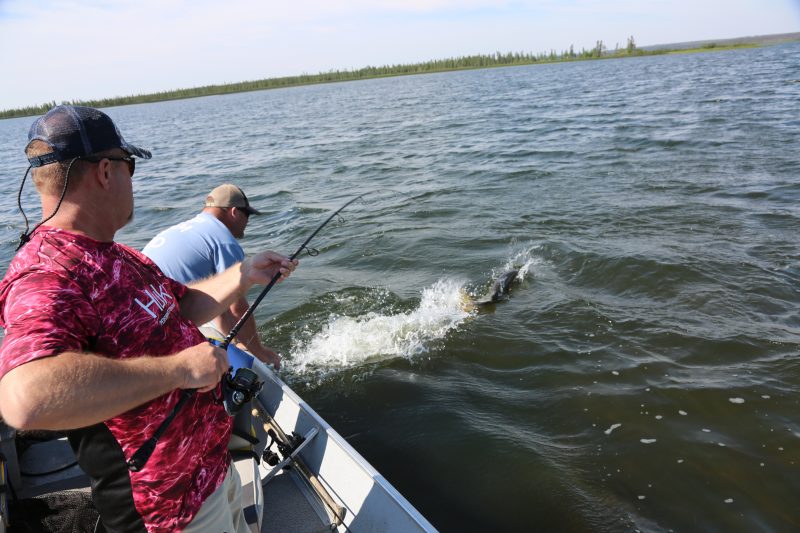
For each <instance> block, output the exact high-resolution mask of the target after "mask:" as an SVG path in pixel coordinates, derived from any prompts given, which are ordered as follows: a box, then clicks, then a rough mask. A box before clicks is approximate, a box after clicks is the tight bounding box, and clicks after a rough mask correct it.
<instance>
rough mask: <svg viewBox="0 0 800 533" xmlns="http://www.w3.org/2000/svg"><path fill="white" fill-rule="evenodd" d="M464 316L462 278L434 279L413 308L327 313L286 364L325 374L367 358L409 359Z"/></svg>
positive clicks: (296, 370)
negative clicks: (352, 314)
mask: <svg viewBox="0 0 800 533" xmlns="http://www.w3.org/2000/svg"><path fill="white" fill-rule="evenodd" d="M469 316H470V313H468V312H467V311H466V310H465V308H464V283H463V282H458V281H454V280H448V279H444V280H439V281H437V282H436V283H434V284H433V285H432V286H431V287H428V288H426V289H424V290H423V291H422V293H421V297H420V302H419V305H418V306H417V307H416V308H415V309H412V310H411V311H408V312H405V313H397V314H382V313H378V312H370V313H367V314H365V315H363V316H360V317H348V316H340V315H331V316H330V317H329V319H328V322H327V323H326V324H325V326H324V327H323V328H322V330H321V331H320V332H319V333H317V334H315V335H314V336H313V337H312V338H311V339H310V340H309V341H307V342H305V343H301V344H300V345H299V346H297V348H296V349H295V350H293V353H292V358H291V360H290V361H286V365H285V366H286V367H287V369H289V370H290V372H291V373H293V374H304V373H309V372H313V373H317V372H319V373H323V374H324V373H326V370H328V371H335V370H338V369H343V368H350V367H354V366H358V365H360V364H362V363H364V362H366V361H376V360H382V359H392V358H395V357H405V358H412V357H415V356H418V355H420V354H423V353H425V352H427V351H428V350H429V349H430V346H431V345H432V344H433V343H434V342H435V341H437V340H439V339H442V338H444V337H445V335H447V333H448V332H450V331H451V330H453V329H455V328H457V327H458V326H459V325H460V324H461V323H463V322H464V321H465V320H466V319H467V318H468V317H469Z"/></svg>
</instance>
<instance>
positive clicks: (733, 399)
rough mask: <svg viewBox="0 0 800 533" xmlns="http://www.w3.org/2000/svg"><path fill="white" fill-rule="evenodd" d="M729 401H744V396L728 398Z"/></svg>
mask: <svg viewBox="0 0 800 533" xmlns="http://www.w3.org/2000/svg"><path fill="white" fill-rule="evenodd" d="M728 401H729V402H731V403H744V398H728Z"/></svg>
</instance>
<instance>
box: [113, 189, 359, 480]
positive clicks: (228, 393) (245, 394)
mask: <svg viewBox="0 0 800 533" xmlns="http://www.w3.org/2000/svg"><path fill="white" fill-rule="evenodd" d="M366 194H368V193H363V194H359V195H358V196H356V197H355V198H351V199H350V200H349V201H348V202H347V203H345V204H344V205H343V206H342V207H340V208H339V209H337V210H336V211H334V212H333V213H332V214H331V216H329V217H328V218H327V219H325V222H323V223H322V224H320V225H319V227H318V228H317V229H315V230H314V233H312V234H311V235H309V236H308V238H307V239H306V240H305V241H304V242H303V244H301V245H300V247H299V248H297V250H296V251H295V252H294V253H293V254H292V255H291V257H289V260H290V261H294V260H295V259H296V258H297V256H298V255H300V253H301V252H302V251H303V250H307V251H308V253H309V255H312V256H313V255H317V253H319V252H317V251H316V250H314V251H313V253H312V250H313V249H312V248H307V246H308V243H309V242H311V239H313V238H314V237H316V235H317V233H319V232H320V231H321V230H322V228H324V227H325V226H327V225H328V223H329V222H330V221H331V220H333V218H334V217H335V216H336V215H338V214H339V213H341V212H342V211H344V209H345V208H346V207H347V206H349V205H350V204H352V203H353V202H355V201H356V200H358V199H359V198H361V197H363V196H364V195H366ZM280 277H281V273H280V272H277V273H276V274H275V275H274V276H272V279H271V280H270V282H269V283H268V284H267V286H266V287H264V289H262V291H261V293H260V294H259V295H258V297H257V298H256V299H255V300H254V301H253V303H252V304H251V305H250V306H249V307H248V308H247V310H246V311H245V312H244V314H243V315H242V317H241V318H240V319H239V321H238V322H236V324H234V326H233V328H231V331H230V332H229V333H228V335H227V336H226V337H225V339H224V340H222V341H221V342H212V344H214V345H215V346H219V347H220V348H222V349H223V350H227V349H228V345H230V343H231V341H232V340H233V339H234V337H236V335H237V334H238V333H239V330H240V329H241V328H242V325H244V323H245V322H246V321H247V319H248V318H250V316H251V315H252V314H253V311H255V308H256V307H257V306H258V304H260V303H261V300H263V299H264V297H265V296H266V295H267V293H268V292H269V291H270V289H272V287H273V286H274V285H275V284H276V283H277V282H278V280H279V279H280ZM222 385H223V387H222V388H223V405H224V407H225V410H226V411H227V412H228V414H230V415H231V416H233V414H235V411H238V409H239V408H240V407H241V406H242V405H243V404H244V403H246V402H247V401H249V400H250V399H251V398H252V397H253V396H255V394H258V391H259V390H261V385H262V383H260V382H258V375H257V374H256V373H255V372H253V371H252V370H249V369H246V368H239V369H238V370H237V371H236V375H234V376H233V377H231V373H230V370H228V372H226V373H225V375H224V376H223V378H222ZM196 390H197V389H184V390H183V392H182V393H181V397H180V399H179V400H178V403H176V404H175V407H173V408H172V411H171V412H170V413H169V415H167V417H166V418H165V419H164V421H163V422H161V425H160V426H158V428H157V429H156V431H155V433H154V434H153V436H152V437H150V438H149V439H147V440H146V441H145V442H144V444H142V446H141V447H140V448H139V449H138V450H136V452H134V454H133V455H132V456H131V458H130V459H128V461H127V465H128V470H130V471H131V472H139V471H140V470H141V469H142V468H144V465H145V463H147V460H148V459H150V456H151V455H152V454H153V452H154V451H155V449H156V444H157V443H158V440H159V439H160V438H161V436H162V435H163V434H164V432H165V431H166V430H167V427H169V425H170V423H172V420H173V419H174V418H175V417H176V416H177V414H178V413H179V412H180V410H181V409H182V408H183V406H184V405H185V404H186V402H187V401H189V398H191V397H192V396H193V395H194V393H195V392H196Z"/></svg>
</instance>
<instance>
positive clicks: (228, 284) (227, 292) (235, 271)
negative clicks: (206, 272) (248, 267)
mask: <svg viewBox="0 0 800 533" xmlns="http://www.w3.org/2000/svg"><path fill="white" fill-rule="evenodd" d="M249 287H250V284H249V283H248V281H247V279H246V277H245V275H244V273H243V269H242V263H237V264H235V265H233V266H232V267H230V268H229V269H227V270H225V271H224V272H221V273H219V274H217V275H216V276H212V277H210V278H206V279H203V280H199V281H196V282H194V283H192V284H190V285H189V287H188V290H187V291H186V294H184V296H183V298H181V302H180V308H181V315H182V316H183V317H184V318H188V319H189V320H191V321H192V322H194V323H195V324H197V325H202V324H205V323H206V322H209V321H210V320H212V319H213V318H214V317H217V316H219V315H221V314H222V313H223V312H224V311H225V310H226V309H228V308H229V307H230V306H231V304H233V303H234V302H235V301H236V300H237V299H238V298H242V297H243V296H244V294H245V293H246V292H247V289H248V288H249Z"/></svg>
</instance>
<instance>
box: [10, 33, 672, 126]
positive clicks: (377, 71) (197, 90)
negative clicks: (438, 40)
mask: <svg viewBox="0 0 800 533" xmlns="http://www.w3.org/2000/svg"><path fill="white" fill-rule="evenodd" d="M669 52H671V50H656V51H651V50H643V49H641V48H638V47H637V46H636V42H635V41H634V38H633V37H632V36H631V37H629V38H628V41H627V44H626V46H624V47H620V46H619V45H617V46H616V47H615V48H614V49H613V50H609V49H608V48H607V47H606V46H605V44H604V43H603V41H597V44H596V45H595V46H594V47H593V48H591V49H588V50H587V49H586V48H582V49H581V50H580V51H576V50H575V49H574V47H573V46H570V47H569V49H567V50H563V51H560V52H557V51H556V50H550V51H548V52H540V53H538V54H535V53H531V52H507V53H501V52H495V53H494V54H478V55H469V56H462V57H455V58H450V59H435V60H431V61H425V62H422V63H413V64H405V65H403V64H401V65H384V66H381V67H373V66H366V67H363V68H360V69H356V70H331V71H328V72H321V73H319V74H301V75H298V76H283V77H278V78H266V79H261V80H254V81H244V82H237V83H226V84H219V85H206V86H203V87H193V88H189V89H176V90H170V91H161V92H156V93H148V94H137V95H132V96H117V97H113V98H102V99H99V100H71V101H62V102H61V103H62V104H72V105H83V106H90V107H112V106H120V105H130V104H144V103H152V102H162V101H165V100H178V99H182V98H196V97H200V96H211V95H220V94H230V93H238V92H245V91H260V90H264V89H277V88H283V87H297V86H301V85H311V84H317V83H333V82H340V81H353V80H363V79H368V78H381V77H388V76H404V75H410V74H425V73H432V72H446V71H451V70H467V69H478V68H490V67H502V66H516V65H532V64H537V63H554V62H562V61H583V60H592V59H610V58H619V57H632V56H643V55H656V54H666V53H669ZM55 105H57V103H56V102H55V101H53V102H46V103H44V104H41V105H38V106H28V107H22V108H17V109H8V110H5V111H0V119H4V118H13V117H24V116H33V115H41V114H44V113H46V112H47V111H48V110H49V109H50V108H52V107H54V106H55Z"/></svg>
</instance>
